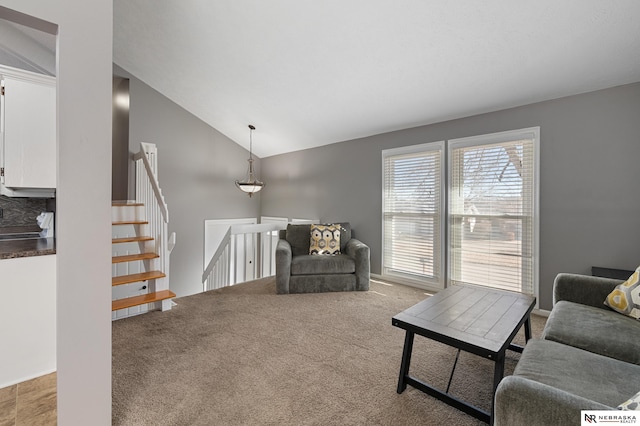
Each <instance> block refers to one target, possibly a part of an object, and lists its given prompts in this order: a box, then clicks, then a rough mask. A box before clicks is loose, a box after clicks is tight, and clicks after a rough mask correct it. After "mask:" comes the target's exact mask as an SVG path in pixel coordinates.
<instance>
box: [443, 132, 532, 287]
mask: <svg viewBox="0 0 640 426" xmlns="http://www.w3.org/2000/svg"><path fill="white" fill-rule="evenodd" d="M538 140H539V128H532V129H524V130H520V131H512V132H503V133H496V134H491V135H485V136H477V137H471V138H464V139H456V140H452V141H449V214H448V231H449V234H448V236H449V272H450V277H449V279H450V282H451V283H470V284H478V285H484V286H489V287H495V288H500V289H505V290H512V291H517V292H522V293H528V294H535V290H536V289H535V287H536V284H535V282H536V279H537V277H536V271H537V265H536V261H537V237H536V236H537V228H538V226H537V214H536V210H537V204H538V203H537V198H538V196H537V192H538V191H537V186H538V185H537V157H538V155H537V152H538Z"/></svg>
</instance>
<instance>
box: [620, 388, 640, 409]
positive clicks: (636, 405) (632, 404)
mask: <svg viewBox="0 0 640 426" xmlns="http://www.w3.org/2000/svg"><path fill="white" fill-rule="evenodd" d="M616 408H617V409H618V410H630V411H638V410H640V392H638V393H637V394H635V395H633V396H632V397H631V398H630V399H629V400H627V401H625V402H623V403H622V404H620V405H618V406H617V407H616Z"/></svg>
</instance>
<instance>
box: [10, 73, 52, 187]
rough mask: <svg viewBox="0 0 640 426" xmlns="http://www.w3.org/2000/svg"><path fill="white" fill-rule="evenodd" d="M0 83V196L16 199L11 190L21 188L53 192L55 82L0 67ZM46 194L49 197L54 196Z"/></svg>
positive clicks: (32, 74) (44, 77)
mask: <svg viewBox="0 0 640 426" xmlns="http://www.w3.org/2000/svg"><path fill="white" fill-rule="evenodd" d="M0 79H1V84H2V96H1V98H0V120H1V122H0V136H1V139H0V145H1V148H2V149H1V151H0V167H1V168H2V169H1V170H0V175H2V176H0V182H2V183H3V187H4V189H5V191H3V193H6V192H9V193H6V195H17V194H11V193H10V192H11V190H16V189H21V188H27V189H31V190H33V189H42V188H46V189H53V188H55V187H56V81H55V78H54V77H49V76H44V75H40V74H35V73H30V72H27V71H21V70H16V69H11V68H5V67H0ZM7 189H8V191H7ZM41 192H42V191H41ZM48 192H49V193H50V194H51V195H49V196H52V195H53V193H54V192H53V191H48ZM44 193H45V194H46V193H47V191H44ZM36 196H37V195H36ZM40 196H46V195H40Z"/></svg>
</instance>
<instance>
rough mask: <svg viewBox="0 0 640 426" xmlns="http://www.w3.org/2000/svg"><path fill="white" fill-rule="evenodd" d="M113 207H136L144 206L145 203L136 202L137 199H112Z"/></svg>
mask: <svg viewBox="0 0 640 426" xmlns="http://www.w3.org/2000/svg"><path fill="white" fill-rule="evenodd" d="M111 206H112V207H136V206H144V203H136V202H135V201H112V202H111Z"/></svg>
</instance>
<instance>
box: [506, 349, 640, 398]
mask: <svg viewBox="0 0 640 426" xmlns="http://www.w3.org/2000/svg"><path fill="white" fill-rule="evenodd" d="M513 375H514V376H520V377H524V378H527V379H529V380H533V381H536V382H539V383H543V384H545V385H549V386H552V387H554V388H557V389H560V390H563V391H565V392H568V393H571V394H574V395H578V396H580V397H583V398H586V399H589V400H592V401H596V402H599V403H601V404H604V405H607V406H610V407H616V406H617V405H618V404H620V400H621V396H622V398H624V396H625V395H633V394H634V393H635V392H637V390H638V389H637V388H638V382H637V380H635V378H636V377H640V366H639V365H635V364H630V363H628V362H622V361H619V360H616V359H613V358H609V357H606V356H602V355H598V354H594V353H592V352H587V351H583V350H581V349H578V348H574V347H572V346H567V345H563V344H560V343H556V342H552V341H548V340H536V339H533V340H530V341H529V342H528V343H527V345H526V346H525V348H524V351H523V353H522V356H521V357H520V360H519V361H518V364H517V365H516V368H515V370H514V372H513Z"/></svg>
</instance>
